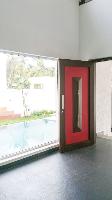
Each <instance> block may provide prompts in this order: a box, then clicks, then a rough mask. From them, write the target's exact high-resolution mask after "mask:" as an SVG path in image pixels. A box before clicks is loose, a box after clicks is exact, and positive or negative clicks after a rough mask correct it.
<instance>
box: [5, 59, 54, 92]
mask: <svg viewBox="0 0 112 200" xmlns="http://www.w3.org/2000/svg"><path fill="white" fill-rule="evenodd" d="M34 61H35V59H34ZM36 62H37V64H36V65H33V64H32V65H31V64H28V62H25V58H24V57H19V56H11V58H10V59H9V62H8V64H7V86H8V88H13V89H29V88H30V81H29V78H31V77H40V76H54V75H55V69H54V67H52V66H51V67H49V68H47V67H45V66H44V62H43V60H42V59H36Z"/></svg>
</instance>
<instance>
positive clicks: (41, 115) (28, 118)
mask: <svg viewBox="0 0 112 200" xmlns="http://www.w3.org/2000/svg"><path fill="white" fill-rule="evenodd" d="M54 113H55V111H46V110H43V111H41V112H34V113H32V114H31V116H26V117H18V118H16V119H5V120H0V126H3V125H9V124H15V123H19V122H29V121H32V120H36V119H42V118H45V117H50V116H51V115H52V114H54Z"/></svg>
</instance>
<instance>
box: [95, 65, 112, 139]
mask: <svg viewBox="0 0 112 200" xmlns="http://www.w3.org/2000/svg"><path fill="white" fill-rule="evenodd" d="M111 81H112V61H105V62H99V63H97V64H96V133H97V134H101V133H102V132H103V134H105V135H111V118H112V110H111V105H112V102H111Z"/></svg>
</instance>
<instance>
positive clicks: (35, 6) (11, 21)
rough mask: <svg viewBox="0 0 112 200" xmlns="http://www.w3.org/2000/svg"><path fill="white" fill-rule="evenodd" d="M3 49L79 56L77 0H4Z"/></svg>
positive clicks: (0, 17) (0, 15)
mask: <svg viewBox="0 0 112 200" xmlns="http://www.w3.org/2000/svg"><path fill="white" fill-rule="evenodd" d="M0 49H6V50H13V51H19V52H25V53H31V54H37V55H43V56H50V57H60V58H69V59H78V58H79V2H78V0H75V1H74V0H61V1H60V0H11V1H7V0H1V1H0Z"/></svg>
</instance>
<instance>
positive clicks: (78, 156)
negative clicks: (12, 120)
mask: <svg viewBox="0 0 112 200" xmlns="http://www.w3.org/2000/svg"><path fill="white" fill-rule="evenodd" d="M0 200H112V140H106V139H100V138H98V139H97V144H96V145H95V146H91V147H87V148H83V149H79V150H75V151H72V152H68V153H65V154H60V153H59V152H56V153H53V154H52V155H49V156H47V157H45V158H41V159H39V160H37V161H35V162H32V163H30V164H27V165H25V166H21V167H19V168H15V169H13V170H10V171H8V172H5V173H2V174H1V175H0Z"/></svg>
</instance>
